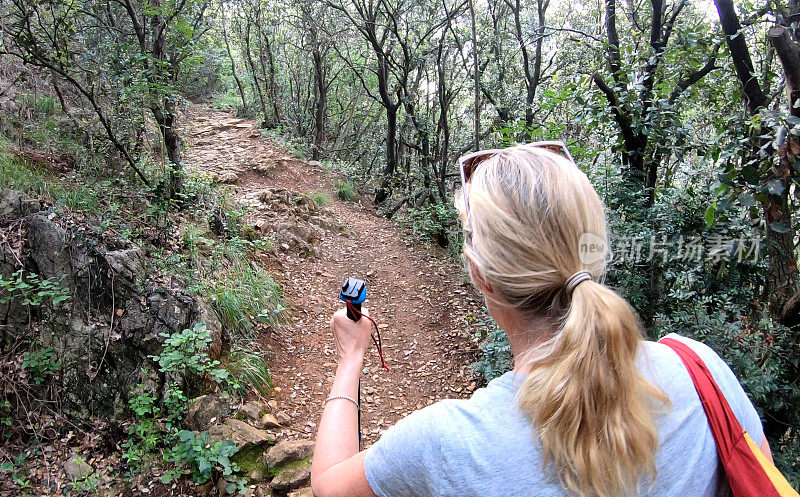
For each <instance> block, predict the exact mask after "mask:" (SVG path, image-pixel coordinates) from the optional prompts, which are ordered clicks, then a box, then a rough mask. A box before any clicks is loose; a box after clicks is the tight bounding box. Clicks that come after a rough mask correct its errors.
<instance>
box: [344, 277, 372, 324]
mask: <svg viewBox="0 0 800 497" xmlns="http://www.w3.org/2000/svg"><path fill="white" fill-rule="evenodd" d="M339 298H340V299H341V300H343V301H344V302H345V305H346V306H347V317H348V318H350V319H351V320H352V321H358V320H359V319H361V304H362V303H363V302H364V300H366V299H367V284H366V283H364V281H363V280H360V279H358V278H347V279H346V280H345V281H344V283H343V284H342V290H341V291H340V292H339ZM351 306H352V307H353V308H355V310H356V311H358V313H354V312H353V309H351Z"/></svg>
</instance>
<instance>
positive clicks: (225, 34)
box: [222, 19, 247, 113]
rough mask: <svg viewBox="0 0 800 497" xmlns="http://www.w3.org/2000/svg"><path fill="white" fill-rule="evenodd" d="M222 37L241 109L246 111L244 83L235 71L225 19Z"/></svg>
mask: <svg viewBox="0 0 800 497" xmlns="http://www.w3.org/2000/svg"><path fill="white" fill-rule="evenodd" d="M222 37H223V38H224V39H225V50H227V52H228V59H229V60H230V61H231V72H232V73H233V79H234V80H236V87H237V88H238V89H239V96H240V97H241V98H242V111H243V112H245V113H246V112H247V97H246V96H245V94H244V85H243V84H242V80H241V79H239V74H238V73H237V72H236V61H235V60H234V59H233V53H232V52H231V45H230V42H229V41H228V28H227V27H226V25H225V19H223V20H222Z"/></svg>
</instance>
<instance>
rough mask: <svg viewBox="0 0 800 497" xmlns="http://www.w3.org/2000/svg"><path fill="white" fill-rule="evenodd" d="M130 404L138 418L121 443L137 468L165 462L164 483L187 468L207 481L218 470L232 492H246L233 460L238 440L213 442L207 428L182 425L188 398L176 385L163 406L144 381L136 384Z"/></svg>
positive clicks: (134, 467) (194, 478)
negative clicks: (126, 438)
mask: <svg viewBox="0 0 800 497" xmlns="http://www.w3.org/2000/svg"><path fill="white" fill-rule="evenodd" d="M129 406H130V407H131V410H132V411H133V412H134V414H136V421H135V422H134V423H133V424H132V425H131V427H130V428H129V430H128V434H129V438H128V440H126V441H125V442H123V444H122V446H123V448H124V449H125V452H124V454H123V455H124V457H125V459H126V461H127V462H128V464H129V465H130V466H131V467H132V468H133V469H134V470H144V469H146V468H148V467H149V465H150V464H153V463H158V462H161V463H163V464H165V465H166V469H165V470H164V472H163V474H162V476H161V481H162V482H163V483H170V482H172V481H173V480H175V479H177V478H180V477H181V476H182V475H183V474H184V473H185V472H188V473H189V474H191V477H192V480H193V481H194V482H196V483H205V482H206V481H208V480H209V479H211V477H212V476H213V475H214V474H218V475H220V476H222V477H223V478H224V479H225V480H226V481H227V482H228V488H230V492H231V493H233V492H238V493H240V494H243V493H244V492H245V490H246V486H245V483H246V480H244V479H237V478H236V475H235V473H236V472H238V471H239V468H238V466H236V464H235V463H232V462H231V460H230V457H231V456H233V455H234V454H236V452H237V448H236V444H235V443H233V441H231V440H225V441H216V442H211V441H210V440H209V438H208V432H200V433H195V432H192V431H189V430H185V429H183V428H182V426H181V421H182V419H183V416H184V413H185V411H186V406H187V399H186V397H185V396H184V395H183V392H182V391H181V390H180V389H178V388H177V386H176V385H173V386H172V387H171V388H170V389H169V390H168V393H167V397H166V399H165V400H164V402H163V408H162V407H159V405H158V404H157V400H156V399H155V397H154V396H153V395H152V394H150V393H149V392H148V391H147V390H146V389H145V388H144V386H143V385H137V386H136V388H135V389H134V391H133V392H132V397H131V399H130V401H129Z"/></svg>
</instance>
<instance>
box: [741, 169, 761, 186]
mask: <svg viewBox="0 0 800 497" xmlns="http://www.w3.org/2000/svg"><path fill="white" fill-rule="evenodd" d="M742 178H744V180H745V181H747V182H748V183H750V184H751V185H757V184H758V183H759V181H760V180H761V178H760V177H759V176H758V171H756V170H755V168H754V167H751V166H744V167H743V168H742Z"/></svg>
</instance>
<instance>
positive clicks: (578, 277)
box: [564, 269, 592, 294]
mask: <svg viewBox="0 0 800 497" xmlns="http://www.w3.org/2000/svg"><path fill="white" fill-rule="evenodd" d="M591 279H592V273H590V272H589V271H588V270H586V269H582V270H580V271H578V272H577V273H575V274H573V275H572V276H570V277H569V278H567V281H566V283H564V286H566V287H567V294H571V293H572V291H573V290H575V287H577V286H578V285H580V284H581V283H583V282H584V281H589V280H591Z"/></svg>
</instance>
